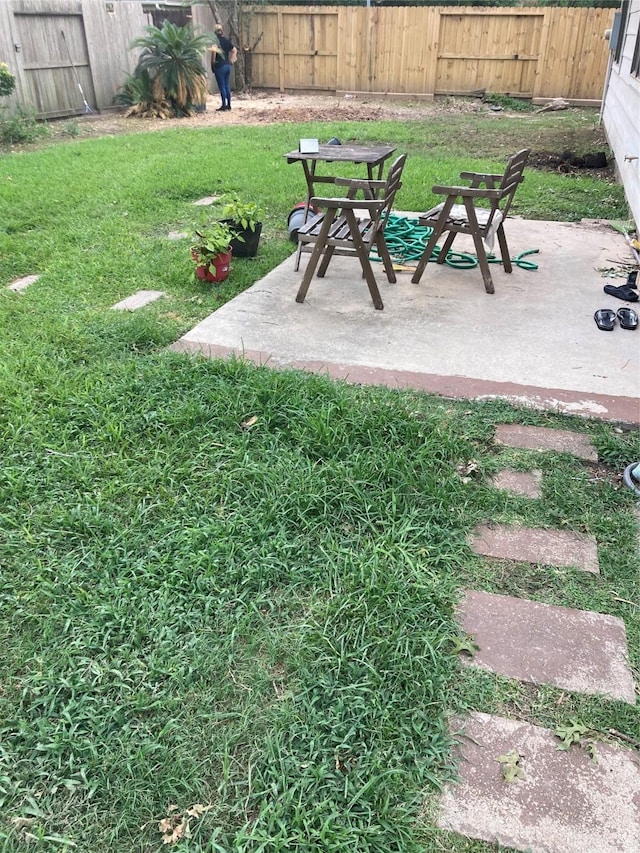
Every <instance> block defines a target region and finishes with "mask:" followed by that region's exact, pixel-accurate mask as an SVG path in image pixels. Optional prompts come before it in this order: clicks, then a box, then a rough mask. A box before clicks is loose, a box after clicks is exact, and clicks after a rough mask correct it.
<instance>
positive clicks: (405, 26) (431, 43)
mask: <svg viewBox="0 0 640 853" xmlns="http://www.w3.org/2000/svg"><path fill="white" fill-rule="evenodd" d="M613 14H614V10H613V9H593V8H566V7H549V6H545V7H528V8H519V7H492V8H481V9H478V8H472V7H462V8H460V7H415V6H404V7H398V6H397V7H355V8H354V7H350V6H340V7H327V6H322V7H320V6H318V7H293V6H281V7H278V6H273V7H255V8H254V9H253V11H252V12H251V14H250V15H249V16H248V18H245V20H246V21H247V22H248V29H249V32H248V34H247V38H246V42H247V44H248V45H253V44H255V43H256V42H257V44H256V47H255V49H254V50H253V51H252V77H251V84H252V85H253V86H256V87H260V88H269V87H275V88H278V89H279V90H280V91H286V90H294V89H298V90H299V89H307V90H318V91H321V92H334V91H335V92H353V93H357V92H366V93H376V94H394V95H413V96H423V97H424V96H426V97H433V96H434V95H469V94H473V93H474V92H476V91H478V90H481V89H485V90H486V91H488V92H498V93H502V94H509V95H514V96H518V97H525V98H540V99H549V98H557V97H563V98H566V99H567V100H571V101H574V102H580V101H583V102H595V103H599V101H600V99H601V97H602V92H603V87H604V80H605V74H606V69H607V61H608V42H607V41H606V40H605V38H604V32H605V30H606V29H608V28H609V27H610V26H611V24H612V21H613Z"/></svg>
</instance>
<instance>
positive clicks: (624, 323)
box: [618, 308, 638, 329]
mask: <svg viewBox="0 0 640 853" xmlns="http://www.w3.org/2000/svg"><path fill="white" fill-rule="evenodd" d="M618 320H619V322H620V327H621V328H622V329H637V328H638V315H637V313H636V312H635V311H634V310H633V308H618Z"/></svg>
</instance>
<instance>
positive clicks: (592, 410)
mask: <svg viewBox="0 0 640 853" xmlns="http://www.w3.org/2000/svg"><path fill="white" fill-rule="evenodd" d="M169 349H170V350H171V351H173V352H179V353H189V354H193V355H196V354H199V355H203V356H205V357H207V358H214V359H215V358H221V359H225V358H234V357H235V358H239V359H243V360H245V361H250V362H252V363H253V364H256V365H258V366H266V367H275V368H290V369H293V370H305V371H307V372H309V373H320V374H322V373H324V374H326V375H327V376H329V377H330V378H331V379H342V380H344V381H345V382H349V383H350V384H352V385H384V386H386V387H388V388H397V389H412V390H414V391H424V392H425V393H427V394H435V395H437V396H440V397H448V398H451V399H469V400H494V399H501V400H505V401H506V402H508V403H512V404H513V405H516V406H524V407H529V408H534V409H541V410H544V411H552V412H557V413H559V414H565V415H578V416H580V417H585V418H595V419H597V420H603V421H610V422H612V423H619V424H621V425H623V426H627V427H630V428H635V427H639V426H640V403H639V401H638V399H636V398H634V397H610V396H607V395H603V394H591V393H586V392H583V391H571V390H565V389H559V388H540V387H537V386H534V385H519V384H517V383H514V382H494V381H492V380H488V379H475V378H473V377H466V376H440V375H438V374H434V373H419V372H417V371H411V370H389V369H386V368H381V367H367V366H366V365H359V364H337V363H333V362H329V361H320V360H318V361H306V360H301V361H298V360H293V361H284V360H280V359H277V358H276V357H274V356H273V355H271V354H270V353H268V352H262V351H260V350H241V349H238V348H236V347H229V346H223V345H220V344H207V343H201V342H198V341H189V340H187V339H184V338H181V339H180V340H178V341H176V342H175V343H173V344H171V346H170V347H169Z"/></svg>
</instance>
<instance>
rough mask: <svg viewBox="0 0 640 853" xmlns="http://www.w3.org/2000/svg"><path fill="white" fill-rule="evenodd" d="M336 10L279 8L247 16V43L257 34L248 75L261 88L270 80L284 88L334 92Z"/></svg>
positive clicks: (337, 13)
mask: <svg viewBox="0 0 640 853" xmlns="http://www.w3.org/2000/svg"><path fill="white" fill-rule="evenodd" d="M339 11H340V10H339V8H338V7H335V6H334V7H333V8H326V9H325V8H320V7H314V9H313V13H312V14H310V13H309V10H308V9H295V8H288V7H286V6H279V7H277V8H276V9H270V10H269V11H267V12H264V11H263V10H262V9H261V8H259V7H256V9H255V10H253V11H252V13H251V19H250V20H251V24H250V36H249V41H252V40H253V38H254V37H253V36H252V35H251V34H252V33H257V34H258V35H259V39H258V41H259V45H260V46H259V50H258V51H257V52H256V53H255V54H254V55H253V57H252V74H253V76H254V78H255V79H256V80H259V81H260V84H261V85H262V81H263V80H269V81H272V83H271V85H274V84H275V83H276V81H277V86H278V88H279V89H280V91H281V92H284V91H285V89H296V90H305V89H307V90H310V91H313V90H320V91H323V92H326V91H328V90H329V91H330V90H335V88H336V76H337V51H338V16H339Z"/></svg>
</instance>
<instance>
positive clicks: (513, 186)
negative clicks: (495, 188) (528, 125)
mask: <svg viewBox="0 0 640 853" xmlns="http://www.w3.org/2000/svg"><path fill="white" fill-rule="evenodd" d="M530 153H531V149H529V148H523V149H522V151H518V152H517V153H516V154H512V155H511V157H509V160H508V161H507V166H506V169H505V170H504V175H503V176H502V180H501V181H500V200H499V201H498V208H499V209H500V212H501V213H502V216H503V218H506V216H507V213H508V212H509V208H510V207H511V202H512V201H513V197H514V195H515V194H516V190H517V189H518V186H519V185H520V184H521V183H522V182H523V181H524V176H523V174H522V173H523V172H524V167H525V166H526V165H527V160H528V159H529V154H530Z"/></svg>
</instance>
